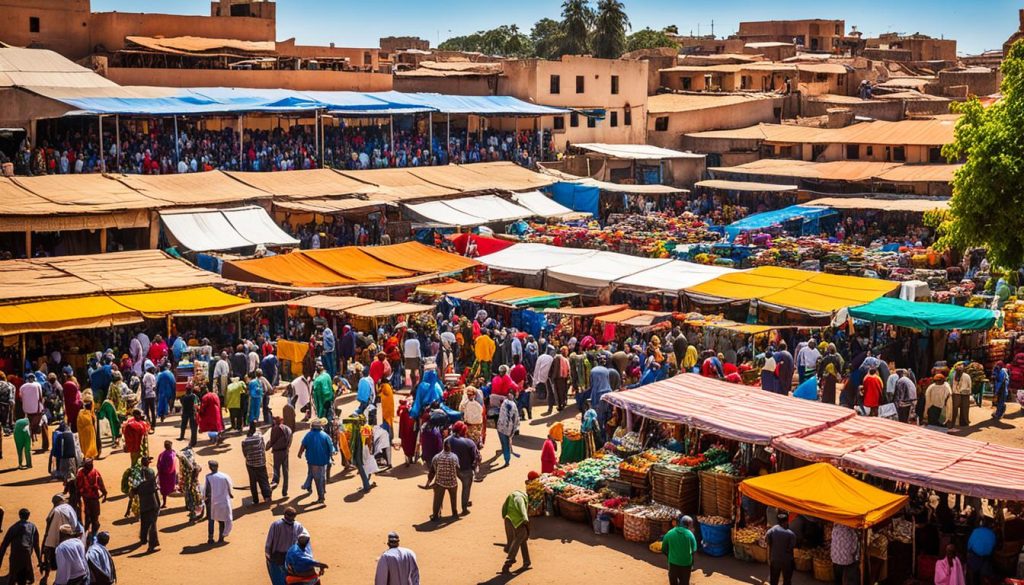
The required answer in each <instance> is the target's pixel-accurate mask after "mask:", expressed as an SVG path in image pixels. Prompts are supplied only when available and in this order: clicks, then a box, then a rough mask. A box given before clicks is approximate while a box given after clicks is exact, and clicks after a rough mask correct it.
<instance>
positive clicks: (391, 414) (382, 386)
mask: <svg viewBox="0 0 1024 585" xmlns="http://www.w3.org/2000/svg"><path fill="white" fill-rule="evenodd" d="M377 396H379V397H380V409H379V410H378V412H377V416H378V417H379V420H380V424H382V425H387V429H388V435H389V436H390V437H392V438H394V436H395V389H394V388H393V387H392V386H391V382H389V381H388V379H387V378H381V380H380V382H379V383H378V384H377Z"/></svg>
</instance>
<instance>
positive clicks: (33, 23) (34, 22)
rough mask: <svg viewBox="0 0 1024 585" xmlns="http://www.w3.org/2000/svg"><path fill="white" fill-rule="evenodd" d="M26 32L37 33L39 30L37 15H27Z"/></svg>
mask: <svg viewBox="0 0 1024 585" xmlns="http://www.w3.org/2000/svg"><path fill="white" fill-rule="evenodd" d="M28 32H32V33H37V32H39V17H38V16H30V17H28Z"/></svg>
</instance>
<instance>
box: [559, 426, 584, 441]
mask: <svg viewBox="0 0 1024 585" xmlns="http://www.w3.org/2000/svg"><path fill="white" fill-rule="evenodd" d="M581 439H583V435H582V434H581V433H580V430H579V429H578V428H574V427H568V428H566V429H565V430H564V431H563V432H562V440H563V441H579V440H581Z"/></svg>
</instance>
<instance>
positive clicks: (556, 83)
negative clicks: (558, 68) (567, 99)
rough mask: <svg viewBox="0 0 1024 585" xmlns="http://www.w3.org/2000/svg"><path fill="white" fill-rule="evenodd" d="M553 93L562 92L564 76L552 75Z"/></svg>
mask: <svg viewBox="0 0 1024 585" xmlns="http://www.w3.org/2000/svg"><path fill="white" fill-rule="evenodd" d="M550 91H551V93H552V94H556V93H562V78H561V77H560V76H558V75H552V76H551V90H550Z"/></svg>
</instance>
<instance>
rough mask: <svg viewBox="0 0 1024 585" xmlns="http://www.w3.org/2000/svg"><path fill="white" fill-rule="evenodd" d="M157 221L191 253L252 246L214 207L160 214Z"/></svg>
mask: <svg viewBox="0 0 1024 585" xmlns="http://www.w3.org/2000/svg"><path fill="white" fill-rule="evenodd" d="M160 221H162V222H163V223H164V227H166V228H167V230H168V231H169V232H170V235H171V236H173V239H174V240H175V241H177V242H178V243H179V244H181V246H183V247H184V248H187V249H189V250H192V251H194V252H207V251H211V250H231V249H234V248H245V247H248V246H253V245H255V244H253V243H252V242H251V241H249V240H247V239H245V238H244V237H242V234H240V233H238V231H237V230H235V229H234V228H233V227H232V226H231V223H230V222H228V218H227V217H225V216H224V214H223V213H221V212H220V210H217V209H209V210H205V211H196V212H189V213H161V214H160ZM172 243H173V242H172Z"/></svg>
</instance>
